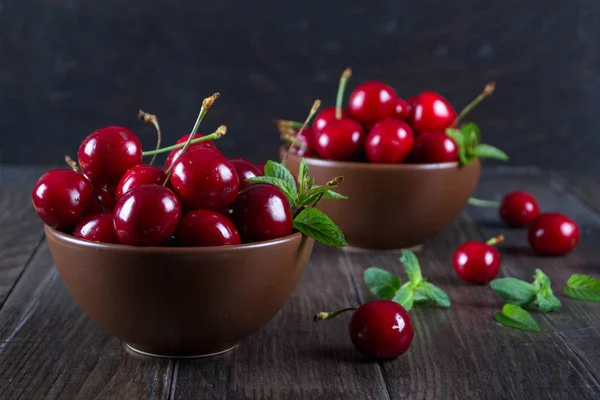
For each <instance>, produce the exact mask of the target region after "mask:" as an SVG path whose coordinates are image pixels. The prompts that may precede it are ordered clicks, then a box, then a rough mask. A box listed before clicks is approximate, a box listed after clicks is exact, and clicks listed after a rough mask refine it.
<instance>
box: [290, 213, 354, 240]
mask: <svg viewBox="0 0 600 400" xmlns="http://www.w3.org/2000/svg"><path fill="white" fill-rule="evenodd" d="M294 228H295V229H297V230H298V231H300V232H302V233H303V234H305V235H306V236H309V237H311V238H313V239H315V240H317V241H319V242H321V243H324V244H326V245H327V246H335V247H343V246H347V245H348V244H347V243H346V239H344V235H343V234H342V232H341V231H340V228H338V226H337V225H336V224H335V223H334V222H333V221H332V220H331V219H330V218H329V217H328V216H327V215H325V214H323V212H321V211H319V210H318V209H316V208H305V209H304V210H302V211H301V212H300V214H298V215H297V216H296V218H294Z"/></svg>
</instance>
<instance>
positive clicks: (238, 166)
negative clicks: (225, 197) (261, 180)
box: [229, 158, 263, 190]
mask: <svg viewBox="0 0 600 400" xmlns="http://www.w3.org/2000/svg"><path fill="white" fill-rule="evenodd" d="M229 162H230V163H231V165H233V168H234V169H235V172H236V173H237V175H238V179H239V181H240V190H242V189H244V188H246V187H248V186H250V185H252V183H251V182H248V181H246V179H248V178H255V177H257V176H262V175H263V173H262V172H261V171H260V169H258V167H256V165H254V164H252V163H251V162H250V161H248V160H245V159H243V158H230V159H229Z"/></svg>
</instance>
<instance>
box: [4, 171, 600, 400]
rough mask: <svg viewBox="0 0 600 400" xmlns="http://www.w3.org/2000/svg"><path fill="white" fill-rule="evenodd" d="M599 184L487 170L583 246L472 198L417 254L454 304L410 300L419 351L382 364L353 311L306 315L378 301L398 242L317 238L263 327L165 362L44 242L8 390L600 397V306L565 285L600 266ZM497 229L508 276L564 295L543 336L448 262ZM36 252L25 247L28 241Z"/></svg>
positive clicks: (172, 395) (494, 184)
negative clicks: (375, 273)
mask: <svg viewBox="0 0 600 400" xmlns="http://www.w3.org/2000/svg"><path fill="white" fill-rule="evenodd" d="M17 176H22V175H19V174H13V175H10V174H9V178H6V180H5V181H3V186H4V185H11V183H10V179H16V178H17ZM561 179H563V180H561ZM565 181H568V182H569V185H565V184H564V183H563V182H565ZM5 182H6V183H5ZM594 187H595V188H598V181H597V180H593V181H590V180H589V179H585V180H583V179H582V180H579V181H578V180H575V179H570V178H569V177H567V176H566V174H565V173H562V172H560V171H559V172H556V173H554V174H553V175H550V174H549V173H546V172H542V171H539V170H537V169H515V168H502V169H499V170H484V172H483V174H482V177H481V180H480V184H479V186H478V188H477V191H476V195H477V196H478V197H480V198H486V199H498V198H500V196H501V195H502V194H503V193H504V192H506V191H509V190H514V189H518V188H520V189H525V190H529V191H531V192H532V193H534V194H535V195H536V196H537V197H538V199H539V201H540V203H541V205H542V208H544V209H546V210H558V211H563V212H567V213H568V214H569V215H571V216H572V217H573V218H574V219H576V220H577V221H578V222H579V223H580V225H581V228H582V239H581V241H580V244H579V246H578V247H577V249H576V250H575V251H574V252H573V253H572V254H570V255H568V256H566V257H560V258H548V257H536V256H534V255H533V254H532V253H531V252H529V250H528V249H527V247H526V246H525V241H524V240H525V235H524V231H522V230H507V229H504V227H503V226H502V225H500V224H498V222H497V218H496V216H495V211H494V210H491V209H480V208H474V207H467V208H466V209H465V210H464V212H463V213H462V214H461V215H460V216H459V218H457V220H456V221H455V222H454V223H453V224H452V225H451V226H450V227H449V228H448V229H446V230H444V231H443V232H442V233H441V234H440V235H437V236H436V237H434V238H432V239H431V240H429V241H427V243H426V244H425V246H424V248H423V249H422V250H420V251H419V252H418V253H417V254H418V256H419V258H420V260H421V263H422V266H423V271H424V274H425V276H426V277H428V278H430V280H431V281H432V282H434V283H436V284H438V285H439V286H441V287H442V288H443V289H445V290H446V291H447V292H448V293H449V295H450V297H451V299H452V301H453V304H452V307H451V308H450V309H449V310H440V309H436V308H432V307H419V308H416V309H415V310H414V311H413V312H412V313H411V314H412V316H413V321H414V322H415V329H416V333H415V339H414V341H413V345H412V347H411V349H410V350H409V352H408V353H407V354H406V355H405V356H403V357H401V358H399V359H396V360H394V361H391V362H386V363H383V364H377V363H365V362H362V361H361V359H360V356H359V355H358V353H357V352H356V351H355V350H354V349H353V347H352V344H351V342H350V340H349V337H348V335H347V323H348V321H349V316H340V317H339V319H337V320H333V321H329V322H323V323H318V324H316V323H313V322H312V320H311V317H312V315H313V314H314V313H315V312H317V311H321V310H331V309H337V308H340V307H345V306H351V305H355V304H358V303H359V302H362V301H368V300H370V299H372V297H371V295H370V294H369V293H368V291H366V290H365V288H364V285H363V281H362V272H363V271H364V269H365V268H367V267H368V266H371V265H375V266H379V267H382V268H386V269H389V270H390V271H392V272H395V273H398V274H400V275H401V276H402V277H404V275H403V272H402V265H401V264H400V262H399V261H398V256H399V254H398V253H396V252H386V253H374V252H345V251H341V250H337V249H329V248H326V247H324V246H321V245H317V246H315V250H314V252H313V256H312V258H311V261H310V263H309V265H308V267H307V269H306V271H305V273H304V276H303V277H302V279H301V281H300V283H299V285H298V287H297V289H296V290H295V292H294V293H293V294H292V296H291V297H290V299H289V301H288V302H287V303H286V305H285V306H284V308H283V310H282V311H281V312H280V313H279V314H278V315H277V316H276V317H275V318H274V319H273V320H272V321H271V322H270V323H268V324H267V326H266V327H265V328H264V329H262V330H260V331H259V332H257V333H256V334H254V335H252V336H251V337H249V338H248V339H247V340H245V341H243V342H242V343H241V344H240V346H238V347H237V348H236V349H235V350H234V351H232V352H230V353H227V354H225V355H223V356H219V357H215V358H212V359H205V360H199V361H186V360H179V361H170V360H166V359H149V358H146V357H140V356H136V355H134V354H132V353H131V352H129V351H127V350H126V349H125V348H124V346H123V344H122V343H120V342H119V341H117V340H116V339H114V338H113V337H112V336H111V335H109V334H108V333H106V332H104V331H103V330H101V329H100V328H98V327H97V326H96V325H95V324H94V323H92V322H91V321H90V319H89V318H88V317H87V316H85V315H84V314H83V312H82V311H81V309H80V308H79V307H78V306H77V305H76V303H75V302H74V300H73V299H72V297H71V296H70V294H69V292H68V291H67V289H66V288H65V286H64V284H63V281H62V280H61V278H60V276H59V274H58V273H57V271H56V269H55V268H54V266H53V264H52V260H51V257H50V253H49V251H48V248H47V245H46V244H45V243H43V244H42V245H41V246H40V247H39V248H38V249H37V251H35V253H33V257H32V258H31V261H30V262H29V264H28V267H27V268H26V269H25V272H24V273H23V274H22V276H21V277H20V279H19V280H18V282H17V284H16V285H15V287H14V290H13V291H12V292H11V294H10V296H9V297H8V299H7V301H6V302H5V303H4V305H3V307H2V309H1V310H0V337H1V338H2V343H1V344H0V398H2V399H4V398H7V399H13V398H24V399H30V398H35V399H38V398H39V399H44V398H48V399H72V398H82V399H105V398H110V399H147V398H162V399H204V398H273V399H279V398H286V399H300V398H305V399H338V398H339V399H403V398H410V399H440V398H457V399H465V398H477V399H504V398H507V399H513V398H514V399H554V398H556V399H577V400H579V399H595V398H598V397H599V396H600V384H599V382H600V348H598V346H597V343H598V340H599V339H600V338H599V337H598V336H599V333H598V331H597V326H598V325H599V324H600V304H598V303H584V302H579V301H575V300H571V299H569V298H567V297H565V296H564V295H563V293H562V288H563V286H564V282H565V280H566V278H567V277H568V276H569V275H570V274H572V273H575V272H584V273H587V274H591V275H593V276H595V277H600V264H599V261H598V260H599V259H600V251H599V250H598V249H597V247H598V246H597V243H598V242H599V241H600V212H599V211H598V208H596V206H597V205H598V201H597V199H596V198H595V195H594V193H597V192H596V191H595V189H593V188H594ZM590 188H592V189H590ZM3 193H6V192H3ZM576 193H577V195H576ZM585 193H588V194H590V196H589V197H588V198H586V195H584V194H585ZM579 194H581V197H580V196H579ZM23 196H24V195H23ZM0 200H1V201H2V202H4V201H5V199H4V198H1V199H0ZM12 204H14V203H12ZM18 207H22V204H14V205H13V206H11V207H9V208H4V209H2V211H1V212H2V214H4V213H15V212H16V210H17V208H18ZM2 214H0V218H2ZM39 226H40V227H41V224H40V225H39ZM498 233H504V234H505V235H506V238H507V243H506V244H505V245H502V246H500V249H501V254H502V257H503V267H502V270H501V274H502V275H503V276H507V275H510V276H518V277H520V278H524V279H527V278H529V277H530V275H531V274H532V273H533V270H534V269H535V268H542V269H543V270H544V271H546V272H547V273H548V274H549V276H550V277H551V278H552V281H553V288H554V291H555V293H556V294H557V295H558V296H559V298H560V299H561V301H562V304H563V305H562V308H561V309H560V310H558V311H556V312H554V313H552V314H548V315H547V316H543V315H541V314H537V313H536V314H535V315H534V318H536V320H537V321H538V323H539V324H540V327H541V328H542V331H541V332H539V333H527V332H522V331H518V330H514V329H511V328H507V327H504V326H501V325H499V324H497V323H496V322H495V321H494V320H493V318H492V316H493V313H494V312H495V311H496V310H497V309H499V307H500V306H501V305H502V302H501V300H500V299H499V298H497V297H496V296H495V295H494V294H493V293H492V292H491V291H490V290H489V289H488V288H486V287H485V286H470V285H466V284H463V283H462V282H461V281H460V280H459V279H458V278H457V277H456V276H455V275H454V274H453V272H452V271H451V265H450V262H451V254H452V251H453V249H454V248H455V247H456V246H457V245H458V244H459V243H461V242H463V241H465V240H468V239H483V238H486V237H488V236H491V235H496V234H498ZM1 238H2V231H0V240H1ZM28 251H29V254H28V255H27V257H26V258H30V256H32V251H33V248H31V249H29V250H28Z"/></svg>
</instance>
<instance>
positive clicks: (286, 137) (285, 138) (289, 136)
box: [281, 133, 306, 150]
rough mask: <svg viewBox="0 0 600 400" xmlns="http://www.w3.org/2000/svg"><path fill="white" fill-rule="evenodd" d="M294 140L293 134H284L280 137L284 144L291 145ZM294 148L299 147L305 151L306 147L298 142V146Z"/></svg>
mask: <svg viewBox="0 0 600 400" xmlns="http://www.w3.org/2000/svg"><path fill="white" fill-rule="evenodd" d="M295 139H296V138H295V137H294V135H293V134H287V133H286V134H283V135H281V140H283V141H284V142H286V143H290V144H292V143H294V140H295ZM296 147H300V148H301V149H302V150H306V145H305V144H304V143H302V142H298V144H297V146H296Z"/></svg>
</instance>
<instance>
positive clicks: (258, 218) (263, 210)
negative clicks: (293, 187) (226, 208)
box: [232, 183, 293, 242]
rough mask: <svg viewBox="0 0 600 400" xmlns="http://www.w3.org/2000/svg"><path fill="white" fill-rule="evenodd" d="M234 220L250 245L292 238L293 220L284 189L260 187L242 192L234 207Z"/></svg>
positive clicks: (262, 185) (252, 186) (256, 186)
mask: <svg viewBox="0 0 600 400" xmlns="http://www.w3.org/2000/svg"><path fill="white" fill-rule="evenodd" d="M232 216H233V220H234V221H235V222H236V225H237V226H238V228H239V230H240V233H241V235H242V238H244V241H246V242H259V241H262V240H271V239H276V238H280V237H283V236H288V235H291V234H292V229H293V217H292V211H291V209H290V205H289V203H288V199H287V197H286V196H285V194H284V193H283V192H282V191H281V189H279V188H277V187H275V186H273V185H268V184H262V183H260V184H256V185H251V186H248V187H247V188H246V189H244V190H242V191H241V192H240V193H239V194H238V197H237V199H236V200H235V203H233V214H232Z"/></svg>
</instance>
